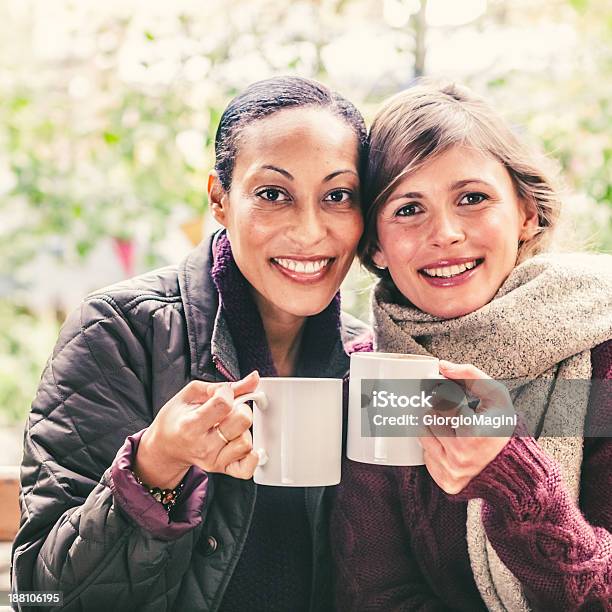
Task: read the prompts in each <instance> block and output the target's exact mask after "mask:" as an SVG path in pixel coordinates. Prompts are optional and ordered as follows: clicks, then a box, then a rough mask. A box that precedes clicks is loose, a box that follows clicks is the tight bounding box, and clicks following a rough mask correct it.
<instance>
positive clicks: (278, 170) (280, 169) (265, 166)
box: [262, 164, 358, 183]
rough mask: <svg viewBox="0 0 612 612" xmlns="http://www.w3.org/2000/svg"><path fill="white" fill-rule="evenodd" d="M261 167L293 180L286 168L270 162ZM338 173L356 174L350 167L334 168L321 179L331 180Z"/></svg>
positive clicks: (325, 181)
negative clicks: (333, 170) (334, 169)
mask: <svg viewBox="0 0 612 612" xmlns="http://www.w3.org/2000/svg"><path fill="white" fill-rule="evenodd" d="M262 168H263V169H264V170H272V171H273V172H278V173H279V174H282V175H283V176H284V177H285V178H287V179H289V180H290V181H293V180H294V177H293V175H292V174H291V173H290V172H287V170H283V169H282V168H279V167H278V166H272V165H271V164H264V165H263V166H262ZM340 174H352V175H354V176H358V175H357V173H356V172H355V171H354V170H351V169H350V168H345V169H343V170H336V171H335V172H332V173H331V174H328V175H327V176H326V177H325V178H324V179H323V182H324V183H327V182H329V181H331V180H332V179H334V178H336V177H337V176H339V175H340Z"/></svg>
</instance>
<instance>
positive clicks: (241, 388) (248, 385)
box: [231, 370, 259, 397]
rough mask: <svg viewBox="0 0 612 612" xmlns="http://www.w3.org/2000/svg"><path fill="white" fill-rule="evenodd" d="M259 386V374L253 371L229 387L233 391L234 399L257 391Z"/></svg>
mask: <svg viewBox="0 0 612 612" xmlns="http://www.w3.org/2000/svg"><path fill="white" fill-rule="evenodd" d="M258 384H259V372H258V371H257V370H253V371H252V372H251V373H250V374H249V375H248V376H245V377H244V378H241V379H240V380H237V381H236V382H233V383H231V387H232V389H233V391H234V397H238V396H239V395H244V394H245V393H251V392H252V391H255V389H257V385H258Z"/></svg>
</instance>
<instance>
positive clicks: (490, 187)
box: [373, 146, 537, 319]
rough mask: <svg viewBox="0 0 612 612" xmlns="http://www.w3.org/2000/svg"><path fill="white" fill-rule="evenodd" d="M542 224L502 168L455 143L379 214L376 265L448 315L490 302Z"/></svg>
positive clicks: (419, 300)
mask: <svg viewBox="0 0 612 612" xmlns="http://www.w3.org/2000/svg"><path fill="white" fill-rule="evenodd" d="M536 227H537V216H536V214H535V212H533V213H532V212H529V210H528V207H527V206H525V204H524V203H523V202H522V201H520V200H519V198H518V197H517V194H516V190H515V188H514V185H513V183H512V179H511V178H510V175H509V174H508V172H507V170H506V169H505V168H504V166H503V165H502V164H501V163H500V162H499V161H497V160H496V159H494V158H493V157H490V156H488V155H486V154H484V153H481V152H479V151H477V150H475V149H470V148H467V147H460V146H454V147H451V148H450V149H448V150H447V151H445V152H444V153H442V154H441V155H439V156H437V157H435V158H433V159H432V160H431V161H430V162H428V163H427V164H425V165H424V166H423V167H422V168H420V169H419V170H417V171H416V172H414V173H412V174H410V175H408V176H406V177H405V178H404V179H403V180H402V181H401V182H400V183H398V185H397V187H396V188H395V189H394V190H393V192H392V193H391V194H390V196H389V198H388V199H387V201H386V202H385V204H384V205H383V206H382V207H381V208H380V210H379V212H378V217H377V233H378V250H377V251H376V252H375V254H374V256H373V260H374V262H375V264H376V265H377V266H380V267H386V268H388V270H389V273H390V275H391V277H392V279H393V282H394V283H395V285H396V286H397V288H398V289H399V290H400V292H401V293H402V294H403V295H404V296H405V297H406V298H407V299H408V300H410V302H412V304H414V305H415V306H416V307H417V308H419V309H420V310H422V311H424V312H428V313H430V314H433V315H434V316H437V317H440V318H444V319H450V318H453V317H459V316H462V315H465V314H468V313H470V312H473V311H475V310H477V309H479V308H481V307H482V306H484V305H485V304H487V303H488V302H489V301H491V299H492V298H493V297H494V295H495V294H496V293H497V290H498V289H499V287H500V286H501V285H502V283H503V282H504V280H505V279H506V278H507V276H508V275H509V274H510V272H511V271H512V269H513V268H514V266H515V264H516V258H517V252H518V245H519V241H520V240H524V239H526V238H528V237H531V236H532V235H533V233H534V232H535V229H536Z"/></svg>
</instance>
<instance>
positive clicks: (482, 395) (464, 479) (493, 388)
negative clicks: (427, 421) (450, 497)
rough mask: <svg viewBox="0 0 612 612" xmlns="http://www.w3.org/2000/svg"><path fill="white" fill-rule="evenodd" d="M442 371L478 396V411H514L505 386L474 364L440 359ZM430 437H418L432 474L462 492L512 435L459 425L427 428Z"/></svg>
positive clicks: (453, 491)
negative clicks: (488, 433) (455, 426)
mask: <svg viewBox="0 0 612 612" xmlns="http://www.w3.org/2000/svg"><path fill="white" fill-rule="evenodd" d="M440 373H441V374H442V375H443V376H445V377H446V378H449V379H451V380H457V381H460V384H462V385H464V386H465V388H466V391H468V392H469V393H470V394H471V395H472V396H474V397H476V398H478V400H479V404H478V406H477V408H476V410H475V412H476V413H481V412H490V411H495V414H496V415H497V414H499V415H504V414H505V415H511V414H514V407H513V405H512V400H511V398H510V394H509V393H508V390H507V389H506V387H505V386H504V385H503V384H501V383H499V382H496V381H494V380H493V379H492V378H491V377H490V376H488V375H487V374H485V373H484V372H483V371H482V370H479V369H478V368H476V367H475V366H473V365H469V364H455V363H451V362H449V361H440ZM428 430H429V434H430V435H428V436H423V437H421V438H419V440H420V442H421V444H422V446H423V453H424V458H425V465H426V466H427V470H428V471H429V474H430V475H431V477H432V478H433V480H434V481H435V482H436V483H437V484H438V486H439V487H440V488H441V489H442V490H443V491H445V492H446V493H449V494H456V493H459V492H460V491H462V490H463V489H464V488H465V487H466V486H467V484H468V483H469V482H470V481H471V480H472V478H474V477H475V476H477V475H478V474H480V472H482V470H483V469H484V468H485V467H486V466H487V465H489V463H490V462H491V461H493V459H495V457H497V455H498V454H499V453H500V452H501V451H502V450H503V448H504V447H505V446H506V444H507V443H508V440H509V439H510V438H509V436H492V435H488V436H482V435H479V433H481V432H479V431H478V429H477V428H473V427H470V426H460V427H458V428H457V429H451V428H450V427H447V426H430V427H428Z"/></svg>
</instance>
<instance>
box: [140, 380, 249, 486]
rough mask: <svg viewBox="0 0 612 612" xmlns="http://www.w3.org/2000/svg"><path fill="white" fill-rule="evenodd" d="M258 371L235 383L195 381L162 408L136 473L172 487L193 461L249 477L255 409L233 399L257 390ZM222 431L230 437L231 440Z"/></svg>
mask: <svg viewBox="0 0 612 612" xmlns="http://www.w3.org/2000/svg"><path fill="white" fill-rule="evenodd" d="M258 383H259V374H258V373H257V372H251V374H249V375H248V376H246V377H245V378H243V379H241V380H239V381H237V382H234V383H207V382H203V381H199V380H193V381H191V382H190V383H189V384H187V385H186V386H185V387H183V388H182V389H181V390H180V391H179V392H178V393H177V394H176V395H175V396H174V397H173V398H172V399H170V400H169V401H168V402H167V403H166V404H165V405H164V406H163V407H162V409H161V410H160V411H159V413H158V414H157V416H156V417H155V419H154V420H153V422H152V423H151V425H149V427H148V429H147V431H145V433H144V434H143V436H142V438H141V439H140V444H139V446H138V452H137V454H136V459H135V461H134V468H133V469H134V472H135V473H136V474H138V476H139V478H140V479H141V480H142V481H143V482H145V483H147V485H149V486H150V487H159V488H160V489H172V488H174V487H176V486H177V485H178V483H179V482H180V481H181V480H182V479H183V477H184V476H185V474H186V473H187V471H188V470H189V468H190V467H191V466H192V465H195V466H197V467H199V468H201V469H202V470H204V471H206V472H219V473H222V474H227V475H228V476H233V477H234V478H242V479H245V480H246V479H248V478H251V477H252V476H253V472H254V471H255V468H256V467H257V462H258V459H259V457H258V455H257V453H255V452H254V451H253V438H252V437H251V432H250V427H251V424H252V423H253V413H252V411H251V409H250V408H249V407H248V406H246V405H245V404H242V405H240V406H238V407H236V408H234V407H233V403H234V398H235V397H238V396H240V395H244V394H245V393H251V392H252V391H255V389H256V388H257V385H258ZM215 426H217V428H218V429H220V430H221V433H222V435H223V436H225V438H226V439H227V440H228V442H227V443H226V442H225V441H224V440H223V438H222V436H221V435H220V434H219V432H218V431H217V428H215Z"/></svg>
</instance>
